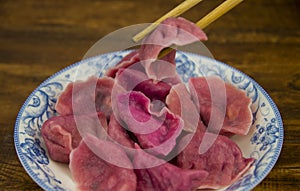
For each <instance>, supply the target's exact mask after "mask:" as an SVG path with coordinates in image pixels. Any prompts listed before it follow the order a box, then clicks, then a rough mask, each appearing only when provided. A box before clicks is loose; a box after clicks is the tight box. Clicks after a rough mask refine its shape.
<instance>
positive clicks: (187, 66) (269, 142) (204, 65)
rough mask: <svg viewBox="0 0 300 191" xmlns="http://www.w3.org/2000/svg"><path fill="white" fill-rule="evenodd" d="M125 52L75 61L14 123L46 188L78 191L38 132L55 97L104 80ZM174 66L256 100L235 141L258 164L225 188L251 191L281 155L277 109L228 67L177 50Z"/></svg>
mask: <svg viewBox="0 0 300 191" xmlns="http://www.w3.org/2000/svg"><path fill="white" fill-rule="evenodd" d="M126 54H128V52H125V51H121V52H114V53H108V54H104V55H99V56H96V57H92V58H89V59H86V60H82V61H80V62H78V63H75V64H73V65H71V66H69V67H67V68H65V69H63V70H62V71H60V72H58V73H56V74H54V75H53V76H51V77H50V78H49V79H47V80H46V81H44V82H43V83H42V84H41V85H40V86H39V87H37V89H36V90H34V91H33V92H32V93H31V95H30V96H29V97H28V98H27V100H26V101H25V103H24V105H23V106H22V108H21V110H20V112H19V114H18V117H17V120H16V124H15V131H14V141H15V148H16V151H17V154H18V156H19V159H20V161H21V163H22V165H23V166H24V168H25V170H26V171H27V173H28V174H29V175H30V176H31V178H32V179H33V180H34V181H35V182H36V183H37V184H38V185H39V186H40V187H42V188H43V189H44V190H47V191H50V190H51V191H52V190H75V185H74V183H73V181H72V178H71V174H70V171H69V169H68V166H67V165H65V164H60V163H57V162H54V161H52V160H51V159H50V158H49V155H48V154H47V151H46V148H45V144H44V141H43V139H42V137H41V133H40V128H41V127H42V124H43V123H44V122H45V121H46V120H47V119H48V118H50V117H51V116H53V115H55V109H54V106H55V103H56V100H57V97H58V96H59V94H60V93H61V92H62V91H63V90H64V88H65V87H66V85H67V84H68V83H70V82H72V81H74V80H75V79H76V80H79V79H80V80H85V79H87V78H88V77H89V76H91V75H98V76H102V75H103V74H104V72H105V71H106V70H107V69H108V68H109V67H111V66H114V65H115V64H116V63H118V61H120V60H121V59H122V57H124V56H125V55H126ZM176 63H177V71H178V73H179V74H180V75H181V77H182V79H183V81H184V82H187V80H188V79H189V78H190V77H192V76H219V77H221V78H222V79H223V80H225V81H226V82H229V83H231V84H233V85H234V86H236V87H237V88H239V89H242V90H244V91H246V92H247V95H248V96H249V97H250V98H251V99H252V107H251V109H252V113H253V117H254V123H253V125H252V127H251V131H250V133H249V134H248V135H247V136H234V137H233V138H232V139H233V140H234V141H235V142H236V143H237V144H238V145H239V146H240V148H241V150H242V152H243V155H244V156H245V157H254V158H255V159H256V162H255V164H254V165H253V166H252V168H251V169H249V171H248V172H247V173H246V174H244V176H243V177H242V178H241V179H239V180H238V181H236V182H235V183H234V184H232V185H230V186H229V187H227V188H225V189H224V190H251V189H252V188H254V187H255V186H256V185H257V184H259V183H260V182H261V181H262V180H263V179H264V178H265V177H266V176H267V174H268V173H269V172H270V171H271V169H272V168H273V166H274V164H275V162H276V161H277V159H278V156H279V154H280V151H281V147H282V143H283V124H282V119H281V116H280V113H279V111H278V109H277V107H276V105H275V104H274V102H273V101H272V99H271V98H270V97H269V95H268V94H267V93H266V91H265V90H264V89H263V88H262V87H261V86H260V85H259V84H257V83H256V82H255V81H254V80H252V79H251V78H249V77H248V76H247V75H245V74H244V73H242V72H240V71H238V70H236V69H234V68H232V67H230V66H228V65H226V64H224V63H221V62H218V61H215V60H213V59H210V58H207V57H203V56H199V55H196V54H191V53H184V52H177V55H176Z"/></svg>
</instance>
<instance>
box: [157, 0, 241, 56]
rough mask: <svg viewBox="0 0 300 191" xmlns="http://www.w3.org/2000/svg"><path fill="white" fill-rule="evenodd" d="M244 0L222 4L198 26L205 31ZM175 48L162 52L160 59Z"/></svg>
mask: <svg viewBox="0 0 300 191" xmlns="http://www.w3.org/2000/svg"><path fill="white" fill-rule="evenodd" d="M242 1H243V0H226V1H224V2H223V3H222V4H220V5H219V6H218V7H216V8H215V9H214V10H212V11H211V12H210V13H208V14H207V15H206V16H204V17H203V18H202V19H200V20H199V21H198V22H197V23H196V25H197V26H198V27H199V28H201V29H204V28H205V27H207V26H208V25H209V24H211V23H212V22H214V21H215V20H217V19H218V18H220V17H221V16H222V15H224V14H226V13H227V12H228V11H230V10H231V9H232V8H234V7H235V6H237V5H238V4H240V3H241V2H242ZM173 49H174V47H168V48H165V49H164V50H162V51H161V52H160V53H159V55H158V59H160V58H162V57H164V56H166V55H167V54H168V53H170V52H171V51H172V50H173Z"/></svg>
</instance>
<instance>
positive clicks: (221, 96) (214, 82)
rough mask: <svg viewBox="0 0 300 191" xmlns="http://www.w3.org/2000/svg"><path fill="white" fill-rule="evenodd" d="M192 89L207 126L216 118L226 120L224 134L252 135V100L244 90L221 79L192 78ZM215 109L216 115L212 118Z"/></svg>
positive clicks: (222, 132)
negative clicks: (250, 132)
mask: <svg viewBox="0 0 300 191" xmlns="http://www.w3.org/2000/svg"><path fill="white" fill-rule="evenodd" d="M189 87H190V91H191V94H192V98H193V100H194V102H195V104H196V105H198V106H199V110H200V115H201V118H202V119H203V121H204V123H205V124H206V125H208V124H209V123H210V122H211V121H212V122H213V120H215V119H218V120H220V119H224V121H223V120H222V122H223V127H222V129H221V132H220V133H221V134H225V135H226V134H229V135H231V134H238V135H246V134H247V133H248V132H249V129H250V127H251V124H252V118H253V116H252V112H251V108H250V105H251V99H250V98H249V97H247V95H246V93H245V92H244V91H242V90H239V89H237V88H236V87H234V86H233V85H231V84H229V83H225V82H224V81H223V80H222V79H221V78H219V77H196V78H190V80H189ZM215 87H220V88H215ZM213 88H214V89H213ZM213 99H214V101H212V100H213ZM222 100H223V101H222ZM224 107H225V108H224ZM213 110H214V115H213V116H211V112H212V111H213ZM216 133H218V132H216Z"/></svg>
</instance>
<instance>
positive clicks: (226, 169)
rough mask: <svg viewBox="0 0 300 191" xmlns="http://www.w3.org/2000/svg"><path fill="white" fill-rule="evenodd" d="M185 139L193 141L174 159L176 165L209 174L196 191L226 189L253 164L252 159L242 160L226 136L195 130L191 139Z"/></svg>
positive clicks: (234, 144) (240, 153) (200, 129)
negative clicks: (198, 190) (199, 190)
mask: <svg viewBox="0 0 300 191" xmlns="http://www.w3.org/2000/svg"><path fill="white" fill-rule="evenodd" d="M187 136H193V137H192V139H191V141H190V142H189V143H188V145H187V146H186V147H185V148H184V150H183V151H182V152H181V153H179V155H178V156H177V165H178V166H179V167H181V168H184V169H197V170H205V171H207V172H208V173H209V174H208V176H207V178H206V179H205V180H204V181H202V182H201V183H199V184H198V186H197V187H198V188H201V189H202V188H205V189H218V188H222V187H225V186H228V185H230V184H232V183H233V182H235V181H236V180H237V179H238V178H240V177H241V176H242V175H243V174H244V173H245V172H246V171H247V170H248V169H249V167H250V166H251V165H252V164H253V162H254V159H253V158H244V157H243V155H242V152H241V150H240V148H239V147H238V145H237V144H236V143H234V142H233V141H232V140H230V139H229V138H228V137H226V136H223V135H216V134H212V133H209V132H206V133H205V132H203V131H202V128H199V129H197V131H196V133H195V134H194V135H192V134H190V135H187ZM185 143H186V142H184V144H185ZM179 144H181V143H179ZM201 149H202V150H201Z"/></svg>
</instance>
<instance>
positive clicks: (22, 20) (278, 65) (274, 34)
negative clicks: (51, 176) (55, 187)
mask: <svg viewBox="0 0 300 191" xmlns="http://www.w3.org/2000/svg"><path fill="white" fill-rule="evenodd" d="M180 2H181V1H180V0H145V1H141V0H122V1H121V0H120V1H117V0H112V1H106V0H102V1H101V0H99V1H92V0H87V1H71V0H67V1H51V0H45V1H38V0H26V1H23V0H15V1H8V0H6V1H1V4H0V85H1V89H0V105H1V110H0V133H1V137H2V139H1V141H0V142H1V152H0V190H11V191H15V190H41V189H40V188H39V186H38V185H37V184H36V183H35V182H34V181H33V180H32V179H31V178H30V177H29V176H28V175H27V173H26V172H25V170H24V169H23V167H22V165H21V164H20V162H19V160H18V157H17V155H16V152H15V148H14V140H13V131H14V123H15V119H16V116H17V114H18V111H19V109H20V107H21V106H22V104H23V102H24V101H25V99H26V98H27V96H28V95H29V94H30V93H31V92H32V91H33V90H34V89H35V88H36V87H37V86H38V85H39V84H40V83H41V82H43V81H44V80H45V79H46V78H47V77H49V76H51V75H52V74H54V73H55V72H57V71H59V70H61V69H62V68H64V67H66V66H68V65H70V64H72V63H74V62H76V61H79V60H80V59H81V58H82V57H83V55H84V54H85V52H86V51H87V50H88V49H89V48H90V47H91V46H92V45H93V44H94V43H95V42H96V41H97V40H99V39H100V38H101V37H103V36H104V35H106V34H108V33H109V32H112V31H114V30H117V29H120V28H121V27H126V26H128V25H132V24H138V23H144V22H151V21H154V20H155V19H157V18H158V17H159V16H160V15H162V14H164V13H165V12H167V11H168V10H171V9H172V8H173V7H174V6H175V5H177V4H179V3H180ZM220 2H221V1H219V0H210V1H204V2H202V3H200V4H199V5H197V6H196V7H194V8H193V9H191V10H190V11H189V12H188V13H185V14H184V15H183V16H184V17H185V18H187V19H189V20H192V21H197V20H198V19H199V18H201V17H202V16H203V15H205V14H206V13H208V12H209V10H211V9H212V8H213V7H215V6H216V5H218V4H219V3H220ZM299 10H300V1H298V0H245V2H244V3H242V4H241V5H239V6H238V7H237V8H235V9H234V10H233V11H231V12H230V13H229V14H227V15H225V16H223V17H222V18H221V19H219V20H218V21H216V22H215V23H213V24H212V25H210V26H209V27H208V28H207V29H205V31H206V32H207V35H208V37H209V40H208V41H207V42H205V44H206V46H207V47H208V48H209V50H210V51H211V52H212V53H213V55H214V57H215V58H216V59H217V60H220V61H223V62H226V63H228V64H229V65H231V66H233V67H235V68H237V69H239V70H241V71H243V72H245V73H246V74H248V75H249V76H251V77H252V78H254V79H255V80H256V81H257V82H258V83H259V84H260V85H262V86H263V87H264V89H265V90H266V91H267V92H268V93H269V94H270V96H271V97H272V99H273V100H274V101H275V103H276V104H277V106H278V108H279V110H280V112H281V115H282V118H283V122H284V131H285V138H284V145H283V148H282V153H281V155H280V157H279V160H278V162H277V163H276V165H275V167H274V168H273V170H272V171H271V173H270V174H269V175H268V176H267V177H266V178H265V179H264V180H263V182H262V183H260V184H259V185H258V186H257V187H256V188H255V189H254V190H256V191H259V190H297V189H299V187H300V155H299V153H300V149H299V148H300V138H299V137H300V117H299V113H300V11H299Z"/></svg>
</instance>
